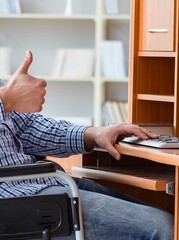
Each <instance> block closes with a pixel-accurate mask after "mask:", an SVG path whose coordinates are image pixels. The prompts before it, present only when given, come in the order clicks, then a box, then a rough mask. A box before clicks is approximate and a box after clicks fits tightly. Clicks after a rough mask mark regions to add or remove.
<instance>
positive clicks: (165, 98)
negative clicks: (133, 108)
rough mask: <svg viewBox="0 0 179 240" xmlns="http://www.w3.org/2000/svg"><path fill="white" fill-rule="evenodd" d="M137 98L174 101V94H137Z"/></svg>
mask: <svg viewBox="0 0 179 240" xmlns="http://www.w3.org/2000/svg"><path fill="white" fill-rule="evenodd" d="M137 99H138V100H148V101H157V102H175V97H174V96H159V95H151V94H137Z"/></svg>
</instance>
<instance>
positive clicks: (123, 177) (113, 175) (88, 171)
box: [72, 166, 174, 191]
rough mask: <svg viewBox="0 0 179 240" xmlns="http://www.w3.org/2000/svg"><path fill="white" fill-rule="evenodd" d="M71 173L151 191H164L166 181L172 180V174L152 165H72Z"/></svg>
mask: <svg viewBox="0 0 179 240" xmlns="http://www.w3.org/2000/svg"><path fill="white" fill-rule="evenodd" d="M72 175H73V176H80V177H87V178H92V179H100V180H106V181H110V182H117V183H122V184H127V185H130V186H135V187H139V188H143V189H148V190H153V191H165V190H166V183H168V182H171V181H174V174H173V173H171V174H169V173H168V172H167V174H165V173H162V168H154V167H147V168H146V167H137V168H136V167H134V168H132V167H130V168H128V167H126V168H124V167H120V168H116V167H115V168H109V167H90V166H87V167H72Z"/></svg>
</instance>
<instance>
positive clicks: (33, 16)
mask: <svg viewBox="0 0 179 240" xmlns="http://www.w3.org/2000/svg"><path fill="white" fill-rule="evenodd" d="M0 18H1V19H48V20H50V19H52V20H53V19H59V20H93V21H95V20H96V16H95V15H82V14H78V15H70V16H65V15H62V14H40V13H38V14H37V13H21V14H0Z"/></svg>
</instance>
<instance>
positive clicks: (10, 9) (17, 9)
mask: <svg viewBox="0 0 179 240" xmlns="http://www.w3.org/2000/svg"><path fill="white" fill-rule="evenodd" d="M21 12H22V9H21V3H20V0H1V3H0V13H6V14H8V13H14V14H19V13H21Z"/></svg>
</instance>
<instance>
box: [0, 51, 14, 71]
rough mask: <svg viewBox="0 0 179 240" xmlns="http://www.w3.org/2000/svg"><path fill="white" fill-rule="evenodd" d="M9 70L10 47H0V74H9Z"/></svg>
mask: <svg viewBox="0 0 179 240" xmlns="http://www.w3.org/2000/svg"><path fill="white" fill-rule="evenodd" d="M10 71H11V48H9V47H0V75H1V76H4V75H10Z"/></svg>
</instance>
